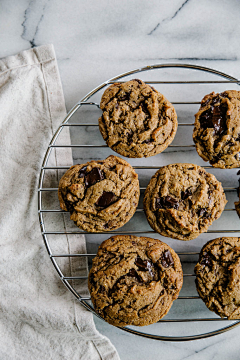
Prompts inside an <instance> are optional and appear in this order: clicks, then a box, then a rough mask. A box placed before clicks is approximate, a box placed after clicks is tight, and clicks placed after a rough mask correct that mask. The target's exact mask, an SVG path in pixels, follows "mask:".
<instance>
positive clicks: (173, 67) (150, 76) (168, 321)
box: [38, 64, 240, 341]
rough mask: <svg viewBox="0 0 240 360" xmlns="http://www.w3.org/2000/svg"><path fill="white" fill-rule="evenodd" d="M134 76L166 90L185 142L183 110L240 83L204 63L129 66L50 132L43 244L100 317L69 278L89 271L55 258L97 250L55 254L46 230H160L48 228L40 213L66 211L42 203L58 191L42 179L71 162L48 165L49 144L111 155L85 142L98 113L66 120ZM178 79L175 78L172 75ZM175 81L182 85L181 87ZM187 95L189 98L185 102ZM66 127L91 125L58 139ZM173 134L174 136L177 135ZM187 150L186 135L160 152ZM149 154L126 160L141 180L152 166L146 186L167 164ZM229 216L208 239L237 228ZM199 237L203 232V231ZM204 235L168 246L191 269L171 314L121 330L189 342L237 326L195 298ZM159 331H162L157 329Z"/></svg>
mask: <svg viewBox="0 0 240 360" xmlns="http://www.w3.org/2000/svg"><path fill="white" fill-rule="evenodd" d="M199 75H200V79H199ZM146 76H147V78H146V79H144V78H143V77H146ZM136 77H137V78H140V79H142V80H143V81H144V82H146V83H148V84H150V85H154V86H155V87H157V86H160V88H157V89H158V90H159V91H160V92H162V93H163V94H164V95H166V92H167V93H168V95H166V97H167V98H168V99H169V100H170V101H171V102H172V103H173V104H174V106H175V108H176V107H178V109H179V110H177V113H178V114H182V115H181V116H180V117H179V124H178V125H179V128H178V132H180V133H181V131H182V129H183V131H182V133H185V132H187V129H190V131H191V132H190V133H189V134H190V137H188V139H189V142H191V140H192V139H191V133H192V130H193V128H192V127H193V125H194V124H193V119H194V117H193V116H192V115H193V114H194V112H190V113H191V116H188V114H187V112H186V111H185V110H184V109H188V108H189V107H191V106H193V107H194V110H195V111H197V109H198V107H199V104H200V100H201V99H202V97H203V96H204V95H205V94H207V93H209V92H211V91H213V90H215V89H218V88H219V87H220V90H219V91H224V90H226V89H227V88H228V89H232V88H233V87H234V86H235V87H238V86H239V83H240V81H239V80H238V79H236V78H234V77H232V76H230V75H227V74H224V73H222V72H219V71H216V70H214V69H210V68H206V67H202V66H196V65H187V64H160V65H151V66H146V67H143V68H140V69H136V70H132V71H129V72H127V73H124V74H121V75H118V76H116V77H114V78H112V79H110V80H107V81H105V82H104V83H103V84H101V85H100V86H98V87H97V88H95V89H94V90H92V91H91V92H89V93H88V94H87V95H86V96H85V97H84V98H83V99H81V100H80V101H79V102H78V103H77V104H76V105H75V106H74V107H73V108H72V110H71V111H70V112H69V113H68V114H67V116H66V118H65V119H64V120H63V122H62V123H61V125H60V126H59V128H58V129H57V131H56V132H55V134H54V136H53V138H52V139H51V141H50V143H49V146H48V148H47V150H46V154H45V156H44V160H43V163H42V167H41V171H40V177H39V187H38V213H39V222H40V227H41V232H42V236H43V240H44V243H45V246H46V248H47V251H48V254H49V256H50V259H51V261H52V263H53V265H54V267H55V269H56V270H57V273H58V275H59V277H60V279H61V280H62V282H63V283H64V285H65V286H66V287H67V288H68V289H69V290H70V291H71V292H72V293H73V295H74V296H75V297H76V299H77V300H78V301H79V302H80V303H81V304H82V305H83V306H84V307H85V308H86V309H88V310H90V311H91V312H93V313H94V314H95V315H96V316H98V317H100V316H99V315H98V314H97V313H96V312H95V311H94V309H93V307H92V305H91V301H90V297H89V296H83V295H81V294H80V293H79V291H78V290H77V289H76V287H75V286H74V285H73V282H72V280H77V281H80V282H81V281H85V282H86V280H87V275H85V276H65V275H64V271H63V270H62V267H61V266H60V265H59V263H58V260H59V259H61V260H62V259H67V260H69V258H71V257H72V258H85V259H86V258H89V259H91V258H92V257H93V256H95V255H96V253H95V252H94V253H93V252H89V253H87V254H85V253H84V254H83V253H74V254H69V253H63V254H57V253H55V252H54V251H53V250H52V248H51V246H50V241H49V236H50V235H55V236H61V235H73V234H74V235H77V234H86V240H87V243H88V241H90V242H91V241H93V240H92V239H93V237H94V236H95V239H96V238H97V239H98V240H99V239H100V237H101V236H102V239H107V238H108V237H110V236H111V235H112V234H133V235H141V234H144V235H145V234H149V235H150V236H152V237H154V238H161V237H160V236H159V234H156V233H155V232H154V231H153V230H151V229H150V228H149V227H147V228H145V229H136V226H133V225H134V224H135V225H136V224H137V225H138V224H139V222H138V223H137V222H136V221H135V222H134V220H131V221H130V222H129V224H130V225H129V226H130V228H129V226H128V229H127V230H124V229H125V227H124V228H122V229H120V230H119V231H111V232H110V231H109V232H104V233H101V234H99V233H98V234H94V233H87V232H85V231H81V230H80V229H78V228H75V229H74V230H68V231H66V229H60V230H58V231H51V230H49V229H48V228H47V227H46V218H45V217H44V216H49V215H50V213H63V215H62V216H64V215H66V212H65V211H63V210H61V209H60V207H59V208H56V209H51V208H44V204H43V193H45V194H46V192H47V193H49V194H50V193H54V192H55V193H56V194H57V190H58V189H57V187H45V186H44V180H45V176H46V172H47V171H48V170H51V171H52V170H57V171H62V172H63V173H64V172H65V171H66V170H67V169H68V168H69V167H70V165H71V164H69V166H49V159H50V155H51V154H52V152H53V149H59V148H60V149H62V150H64V149H65V150H66V149H67V148H71V149H72V150H73V152H74V151H75V150H76V151H77V150H79V149H80V152H81V153H84V152H85V153H86V150H87V151H88V153H87V156H88V159H87V160H84V161H83V160H82V163H83V162H87V161H89V160H90V159H96V158H97V157H98V156H100V155H102V154H103V153H102V152H101V151H102V150H105V148H107V149H106V150H107V151H108V152H107V153H106V155H105V156H104V155H103V156H102V158H105V157H107V156H108V155H109V153H111V150H110V149H109V148H108V147H107V145H105V144H103V140H102V143H100V144H97V143H96V139H94V140H93V141H94V144H92V143H86V142H88V140H89V141H91V129H93V133H94V134H96V133H97V134H98V133H99V132H98V130H97V126H98V124H97V119H98V116H95V115H94V116H95V117H96V118H95V117H94V119H95V122H91V116H88V114H89V113H88V112H84V118H85V120H84V122H83V121H82V120H80V121H79V120H78V121H77V122H76V121H75V120H74V121H72V122H70V120H73V119H75V118H76V114H77V113H78V112H79V110H82V109H84V108H85V107H88V108H89V109H90V112H91V110H92V109H98V108H99V102H100V98H101V94H102V93H103V91H104V90H105V88H106V87H107V86H108V85H109V84H112V83H115V82H123V81H127V80H130V79H133V78H136ZM159 78H160V80H158V79H159ZM176 78H177V79H178V80H176ZM196 78H197V79H196ZM179 79H180V80H179ZM216 79H217V80H216ZM166 86H170V90H169V87H168V90H166V91H163V90H162V89H163V87H166ZM178 86H181V89H180V88H179V87H178ZM221 86H223V88H221ZM186 87H188V89H189V90H186ZM189 87H190V88H189ZM166 89H167V88H166ZM196 89H197V90H198V91H197V92H196ZM215 91H216V90H215ZM217 91H218V90H217ZM179 93H181V94H182V95H183V98H184V101H183V100H182V99H180V101H179V99H177V100H178V101H174V100H173V99H172V98H171V97H172V96H176V94H179ZM193 96H197V98H193ZM96 99H97V100H96ZM186 99H187V100H188V101H185V100H186ZM99 114H100V113H99ZM77 118H78V116H77ZM180 118H183V119H184V121H181V119H180ZM66 127H67V128H69V129H70V131H71V130H73V129H74V131H72V138H74V137H75V138H76V134H75V133H76V130H77V129H80V130H81V132H83V131H84V129H90V131H88V132H87V133H86V134H87V139H86V138H84V139H82V140H81V141H80V143H77V144H75V143H74V144H61V143H60V144H57V141H58V139H59V137H60V134H61V133H62V131H63V130H64V129H66ZM95 130H96V132H94V131H95ZM74 134H75V135H74ZM176 138H177V136H176ZM176 138H175V139H176ZM182 149H185V150H184V151H185V153H184V152H183V153H181V151H183V150H182ZM186 151H195V149H194V144H188V143H187V144H186V143H185V140H184V143H182V144H175V142H173V143H172V144H171V145H170V146H169V148H168V151H167V150H165V152H163V153H162V154H164V153H165V154H166V155H167V158H166V160H165V161H167V163H174V162H187V161H186V160H185V155H184V154H188V153H186ZM195 153H196V151H195ZM195 153H191V154H190V155H191V161H188V162H196V161H200V160H201V159H199V157H196V159H197V160H196V161H195V155H196V154H195ZM76 154H77V153H76ZM76 154H75V155H76ZM162 154H159V155H160V156H161V155H162ZM179 154H180V155H181V154H182V155H181V156H182V157H183V156H184V159H182V157H181V161H175V159H176V158H177V156H179ZM192 154H193V155H194V156H193V155H192ZM75 157H76V158H77V159H78V157H79V155H76V156H75ZM80 158H81V155H80ZM149 159H150V158H148V159H143V160H142V159H140V165H138V164H139V159H138V160H135V159H127V161H129V162H131V164H132V166H133V167H134V168H135V169H136V171H137V172H138V171H139V172H140V173H141V174H143V173H144V174H145V180H146V172H147V171H148V170H149V171H152V173H151V174H150V173H149V175H148V176H147V180H146V181H145V182H146V185H147V183H148V181H149V180H150V178H151V176H152V175H153V173H154V172H155V171H156V170H158V169H159V167H160V166H161V165H165V164H164V163H163V162H162V160H163V158H160V157H158V155H156V156H154V157H151V160H149ZM155 159H156V160H155ZM169 159H170V161H169ZM157 160H158V161H157ZM159 160H160V161H159ZM79 162H80V161H79ZM143 164H147V165H143ZM200 165H202V164H200ZM203 167H204V168H205V169H209V171H210V170H216V169H213V168H212V166H203ZM217 171H218V175H216V176H217V178H218V179H219V171H220V172H221V174H224V175H225V176H224V181H225V182H226V184H224V181H222V182H223V187H224V190H225V192H226V194H227V195H228V194H230V195H231V194H234V195H236V190H237V188H236V187H235V186H232V185H231V184H230V185H231V186H225V185H229V184H228V179H229V175H226V174H229V173H226V172H228V170H219V169H217ZM140 173H139V179H140V190H141V193H143V192H144V190H145V189H146V186H142V185H141V176H142V175H141V174H140ZM231 174H232V173H231ZM235 200H236V199H235ZM234 211H235V209H234V208H233V206H232V207H228V208H226V209H225V210H224V212H225V214H226V213H230V214H231V218H232V214H235V213H233V212H234ZM142 213H143V208H142V205H141V202H140V206H139V207H138V209H137V210H136V214H135V215H134V217H135V216H137V214H140V215H141V214H142ZM134 217H133V219H134ZM236 220H237V218H236ZM228 221H229V220H226V221H225V222H224V221H221V224H223V226H224V225H225V226H226V228H225V229H223V230H219V229H218V227H217V228H216V226H215V228H213V229H211V228H212V227H210V229H209V230H208V232H207V234H210V235H209V236H210V238H213V235H212V234H216V235H215V237H218V236H220V235H221V234H223V236H224V234H232V233H234V234H237V233H240V230H239V229H238V228H236V229H228V228H227V224H228ZM144 224H146V226H147V222H146V220H145V223H144ZM218 224H220V223H218ZM144 226H145V225H144ZM137 227H138V226H137ZM234 227H239V226H238V223H237V221H236V226H234ZM202 236H204V234H203V235H202ZM235 236H236V235H235ZM89 239H90V240H89ZM161 240H163V241H164V242H168V240H169V239H168V238H161ZM207 240H208V239H207ZM207 240H206V238H205V239H203V241H204V242H203V243H201V242H199V244H198V243H197V242H196V241H195V242H194V246H193V247H191V244H192V241H193V240H192V241H190V242H183V241H179V240H173V242H172V243H171V246H172V247H173V248H175V247H176V246H174V245H176V244H177V253H178V255H179V256H180V258H181V261H182V264H183V265H184V263H186V265H187V266H186V268H187V269H189V264H192V269H191V270H190V271H188V270H187V272H186V271H184V284H185V283H186V284H187V285H186V287H187V291H186V295H182V294H181V293H182V291H181V293H180V296H179V297H178V299H177V300H176V301H175V302H174V304H173V306H172V308H171V310H170V312H169V314H168V315H167V316H166V317H165V318H163V319H161V320H160V321H159V322H158V323H157V324H154V325H150V326H147V327H144V328H142V329H144V331H139V328H136V327H125V328H121V329H122V330H124V331H127V332H129V333H132V334H135V335H140V336H143V337H146V338H151V339H156V340H164V341H188V340H195V339H202V338H206V337H210V336H214V335H217V334H221V333H223V332H225V331H228V330H230V329H233V328H235V327H236V326H238V325H239V324H240V321H238V320H237V321H229V320H228V319H221V318H219V317H217V316H216V315H215V314H214V313H212V312H210V311H209V310H208V309H207V308H206V307H205V305H204V304H203V302H202V300H201V299H200V298H199V296H198V294H197V293H196V289H195V287H194V284H191V286H190V285H189V283H188V280H189V279H193V280H194V277H195V275H194V272H193V267H194V265H195V264H196V263H197V259H198V257H197V255H198V254H199V250H200V248H201V247H202V245H203V244H204V243H205V242H206V241H207ZM169 241H170V240H169ZM168 243H169V242H168ZM172 244H173V245H172ZM196 248H197V251H195V249H196ZM175 250H176V249H175ZM178 250H179V251H178ZM193 250H194V251H193ZM190 267H191V266H190ZM191 289H194V290H195V293H193V294H192V293H190V294H189V291H191ZM188 290H189V291H188ZM193 292H194V291H193ZM192 301H193V302H194V305H193V306H192V305H191V304H192ZM176 303H178V304H180V307H176V306H175V304H176ZM196 304H197V305H196ZM199 304H200V305H199ZM200 307H202V308H201V310H200V311H198V310H199V308H200ZM172 309H175V310H172ZM196 314H197V316H196ZM184 324H185V325H184ZM202 324H203V325H202ZM209 324H214V327H213V328H211V329H210V330H209V331H206V328H209ZM171 325H174V330H172V329H173V328H172V327H171V329H170V330H169V328H167V327H166V326H171ZM177 325H178V330H176V327H177ZM109 326H110V325H109ZM184 326H187V328H188V329H190V330H189V331H190V334H189V333H188V334H187V335H186V336H184V335H183V327H184ZM198 328H199V329H198ZM197 329H198V330H197ZM145 331H146V332H145ZM171 331H172V333H171ZM176 331H177V333H176ZM161 332H162V333H163V334H161Z"/></svg>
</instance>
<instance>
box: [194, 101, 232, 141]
mask: <svg viewBox="0 0 240 360" xmlns="http://www.w3.org/2000/svg"><path fill="white" fill-rule="evenodd" d="M199 121H200V124H201V127H202V128H203V129H204V130H206V129H208V128H213V129H214V134H217V135H221V134H222V133H223V132H224V131H225V130H226V107H223V106H212V107H211V108H209V109H208V110H206V111H204V112H203V113H202V115H201V116H200V119H199Z"/></svg>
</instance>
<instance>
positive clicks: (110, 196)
mask: <svg viewBox="0 0 240 360" xmlns="http://www.w3.org/2000/svg"><path fill="white" fill-rule="evenodd" d="M139 193H140V190H139V182H138V175H137V174H136V173H135V171H134V169H133V168H132V166H131V165H130V164H128V163H127V161H125V160H123V159H120V158H118V157H117V156H113V155H111V156H109V157H108V158H107V159H105V160H102V161H94V160H93V161H90V162H88V163H86V164H82V165H74V166H72V167H71V168H70V169H69V170H68V171H67V172H66V173H65V174H64V175H63V177H62V178H61V180H60V182H59V189H58V197H59V201H60V207H61V208H62V209H63V210H66V211H70V214H71V216H70V218H71V220H73V221H74V222H75V224H76V225H77V226H78V227H80V229H83V230H86V231H89V232H101V231H110V230H114V229H118V228H119V227H121V226H123V225H124V224H125V223H126V222H128V221H129V220H130V219H131V217H132V216H133V214H134V213H135V211H136V208H137V205H138V200H139Z"/></svg>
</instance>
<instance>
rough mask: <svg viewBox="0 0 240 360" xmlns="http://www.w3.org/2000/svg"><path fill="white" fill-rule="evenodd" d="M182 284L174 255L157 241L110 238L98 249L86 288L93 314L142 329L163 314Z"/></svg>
mask: <svg viewBox="0 0 240 360" xmlns="http://www.w3.org/2000/svg"><path fill="white" fill-rule="evenodd" d="M182 283H183V273H182V267H181V263H180V260H179V257H178V255H177V254H176V253H175V251H174V250H173V249H171V248H170V247H169V246H168V245H167V244H165V243H163V242H161V241H160V240H155V239H151V238H147V237H136V236H128V235H125V236H124V235H122V236H113V237H111V238H110V239H108V240H105V241H104V242H103V243H102V244H101V245H100V247H99V249H98V253H97V256H96V257H95V258H94V259H93V266H92V269H91V270H90V272H89V277H88V286H89V291H90V294H91V300H92V303H93V306H94V308H95V310H96V311H97V312H98V313H99V314H100V315H101V316H102V317H103V318H104V319H105V320H106V321H107V322H109V323H110V324H112V325H116V326H126V325H137V326H144V325H150V324H152V323H155V322H157V321H158V320H159V319H161V318H162V317H163V316H165V315H166V314H167V312H168V311H169V309H170V307H171V306H172V303H173V300H175V299H176V298H177V297H178V294H179V292H180V290H181V287H182Z"/></svg>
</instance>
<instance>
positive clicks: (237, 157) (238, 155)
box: [234, 153, 240, 175]
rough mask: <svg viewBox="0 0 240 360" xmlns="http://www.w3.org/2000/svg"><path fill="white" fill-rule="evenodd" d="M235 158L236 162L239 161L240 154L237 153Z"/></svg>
mask: <svg viewBox="0 0 240 360" xmlns="http://www.w3.org/2000/svg"><path fill="white" fill-rule="evenodd" d="M234 157H235V159H236V160H238V161H239V160H240V153H237V154H236V155H235V156H234ZM237 175H240V170H239V174H237Z"/></svg>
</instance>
